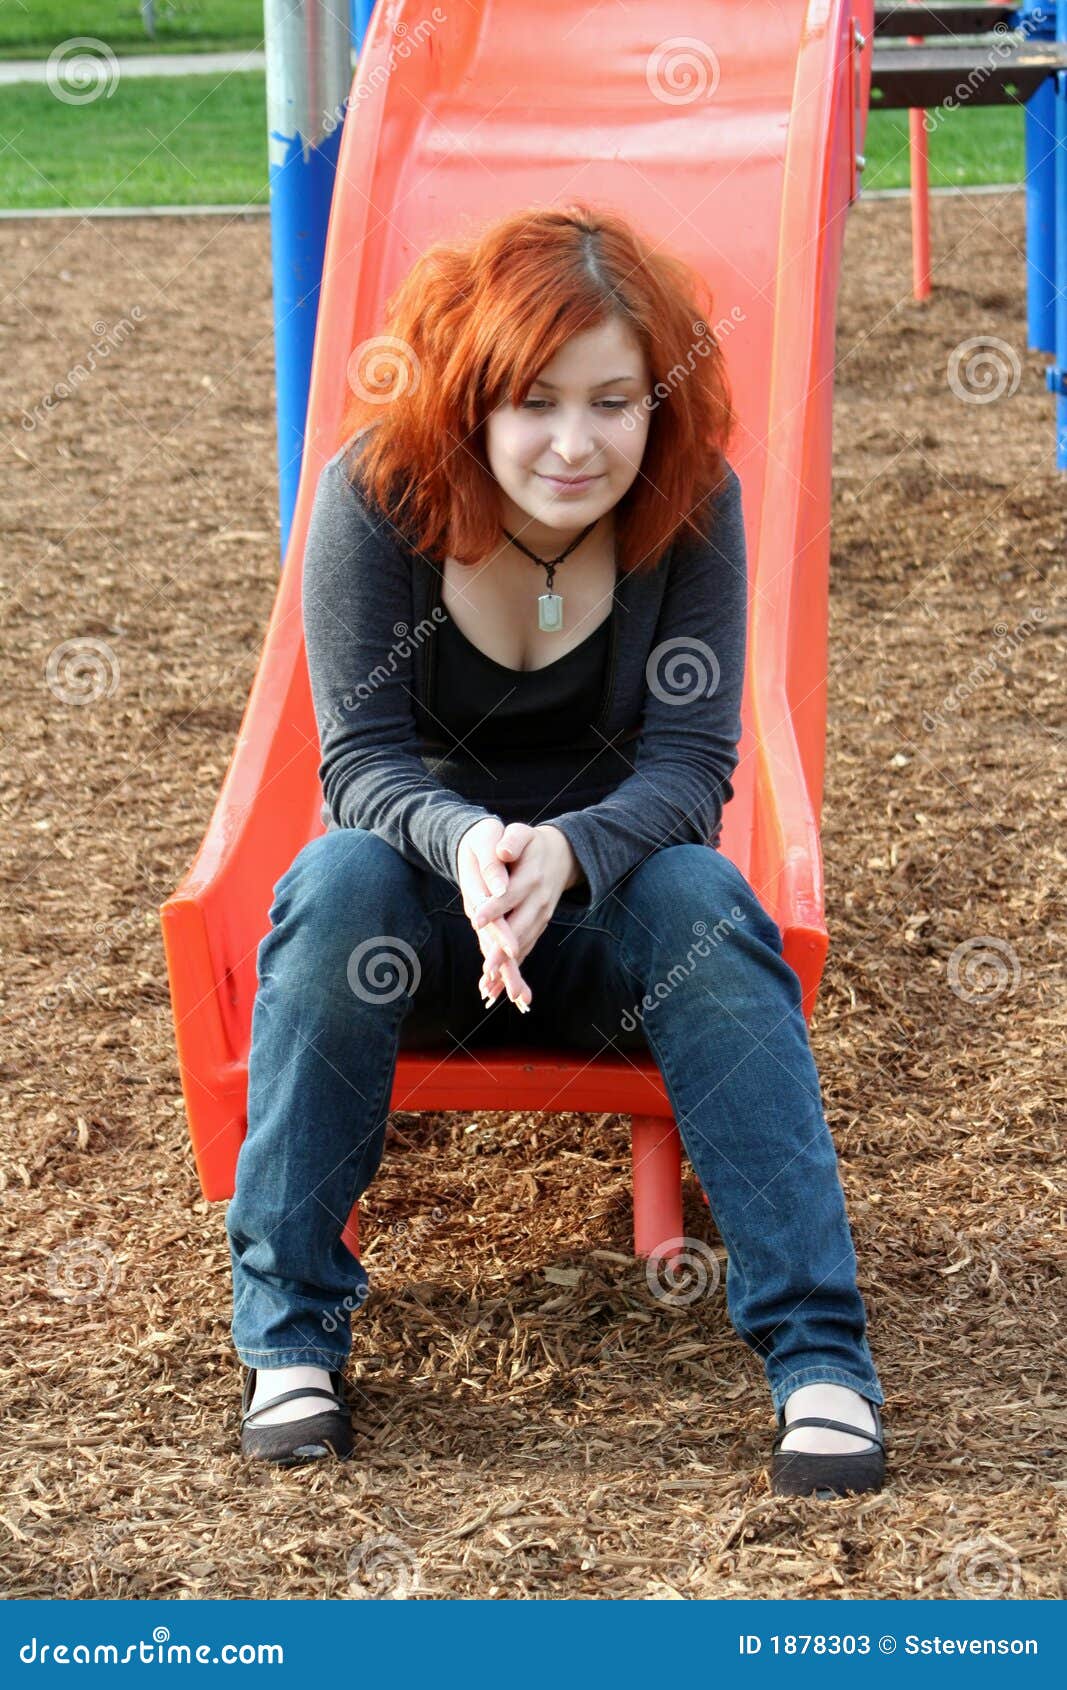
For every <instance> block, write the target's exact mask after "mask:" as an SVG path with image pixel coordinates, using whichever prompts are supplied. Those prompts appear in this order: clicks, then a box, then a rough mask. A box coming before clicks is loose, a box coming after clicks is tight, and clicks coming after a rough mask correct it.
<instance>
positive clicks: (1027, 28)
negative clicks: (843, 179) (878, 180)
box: [871, 0, 1067, 469]
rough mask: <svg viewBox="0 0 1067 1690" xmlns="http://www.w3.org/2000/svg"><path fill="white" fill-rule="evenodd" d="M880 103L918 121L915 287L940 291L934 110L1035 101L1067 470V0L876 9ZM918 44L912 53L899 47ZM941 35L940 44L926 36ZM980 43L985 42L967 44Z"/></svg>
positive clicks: (1033, 230) (1052, 378) (1033, 151)
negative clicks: (935, 255)
mask: <svg viewBox="0 0 1067 1690" xmlns="http://www.w3.org/2000/svg"><path fill="white" fill-rule="evenodd" d="M874 29H875V48H874V59H873V63H872V67H871V100H872V103H875V102H876V103H877V105H878V106H879V107H880V108H881V109H883V110H893V109H896V110H904V109H906V110H907V111H908V113H909V120H910V122H909V127H910V153H911V193H912V289H913V293H914V295H915V298H916V299H925V298H927V297H928V296H929V293H930V197H929V172H928V168H927V154H926V142H927V127H926V116H927V111H928V110H930V109H931V108H935V107H941V106H948V105H950V104H955V105H957V106H962V107H964V108H969V107H972V106H989V105H1024V106H1025V111H1026V249H1027V252H1026V257H1027V314H1028V320H1029V341H1030V345H1031V347H1033V348H1034V349H1035V350H1036V351H1039V352H1050V353H1052V354H1053V363H1052V366H1051V367H1050V368H1049V369H1048V370H1047V371H1046V372H1045V375H1046V381H1047V383H1048V386H1049V390H1050V391H1051V392H1052V393H1054V394H1055V395H1056V462H1057V467H1058V468H1059V469H1067V0H1023V3H1022V4H1021V5H1019V6H1002V5H993V4H977V5H956V4H952V5H945V4H933V5H930V4H913V3H911V0H909V3H908V4H906V5H903V6H901V5H885V6H875V8H874ZM903 36H906V37H907V41H908V44H907V45H905V46H900V45H893V46H887V45H885V43H886V42H887V41H896V42H899V41H900V38H901V37H903ZM927 37H931V38H932V39H931V40H928V39H926V38H927ZM965 37H976V38H977V39H974V40H966V39H962V38H965Z"/></svg>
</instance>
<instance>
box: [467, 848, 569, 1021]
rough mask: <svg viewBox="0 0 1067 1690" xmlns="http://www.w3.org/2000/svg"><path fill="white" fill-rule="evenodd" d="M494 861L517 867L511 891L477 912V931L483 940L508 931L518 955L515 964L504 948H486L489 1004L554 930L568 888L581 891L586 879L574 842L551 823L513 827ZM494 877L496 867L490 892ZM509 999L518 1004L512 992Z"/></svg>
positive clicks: (485, 981) (485, 993)
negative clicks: (518, 964) (578, 887)
mask: <svg viewBox="0 0 1067 1690" xmlns="http://www.w3.org/2000/svg"><path fill="white" fill-rule="evenodd" d="M494 855H495V856H496V857H497V858H498V859H502V860H506V861H509V862H511V863H513V864H514V867H513V869H512V872H511V875H510V877H509V880H508V884H507V888H506V890H504V891H500V892H497V891H496V890H495V889H494V890H493V891H492V892H491V893H490V896H489V898H488V901H487V902H486V903H485V904H483V905H482V906H481V908H480V909H477V910H476V911H475V912H474V915H473V918H472V919H473V922H474V930H475V932H476V933H477V934H478V936H479V938H481V936H482V934H483V933H484V932H486V931H491V930H493V929H496V928H500V927H502V926H505V925H506V927H507V929H508V932H509V935H510V936H511V937H513V939H514V942H515V947H516V949H515V954H514V958H513V959H511V960H509V958H508V956H507V954H506V952H505V949H504V948H503V946H501V945H499V944H492V945H490V946H489V948H488V949H486V947H485V946H484V945H483V953H484V955H485V959H486V960H485V968H484V969H483V971H482V979H481V981H480V982H479V989H480V990H481V991H482V995H483V997H485V999H486V1002H487V1003H492V1002H493V1001H494V999H495V998H496V997H497V996H498V994H499V992H500V990H501V986H500V981H501V979H503V980H504V982H505V983H507V976H508V970H509V968H510V967H511V966H513V963H515V962H522V961H523V960H524V959H525V958H526V957H527V956H528V955H529V954H530V952H531V950H532V949H533V947H534V945H535V944H536V943H537V941H538V939H539V938H540V937H541V934H542V933H543V932H544V930H545V928H546V927H547V926H548V923H549V921H550V920H551V918H552V915H553V914H554V912H555V908H556V905H557V904H558V903H559V900H560V896H561V894H562V893H563V892H564V891H565V890H566V888H567V887H569V886H576V885H577V883H578V881H579V879H580V878H581V869H580V867H579V864H578V861H577V859H576V857H575V855H574V852H573V850H572V849H571V844H570V841H569V840H568V839H567V837H566V835H565V834H563V833H561V832H560V830H559V828H556V827H553V826H552V825H551V823H549V822H546V823H545V824H544V825H543V826H541V827H529V826H527V824H526V823H525V822H512V823H511V824H510V826H509V827H507V828H505V829H504V832H503V834H502V836H501V837H500V838H499V839H498V840H497V841H496V844H495V847H494ZM493 874H494V869H493V867H492V866H490V867H489V869H488V871H487V873H486V876H485V878H486V882H487V885H488V886H493V885H494V882H493V879H492V876H493ZM505 918H506V921H505ZM526 990H527V991H529V988H528V987H527V988H526ZM509 995H511V996H512V998H513V1001H514V993H512V992H511V991H510V986H509ZM530 998H531V999H532V993H531V994H530ZM526 1001H530V999H527V1000H526Z"/></svg>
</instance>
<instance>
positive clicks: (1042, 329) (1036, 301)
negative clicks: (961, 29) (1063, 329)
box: [1012, 0, 1056, 352]
mask: <svg viewBox="0 0 1067 1690" xmlns="http://www.w3.org/2000/svg"><path fill="white" fill-rule="evenodd" d="M1012 23H1013V25H1014V27H1015V28H1017V29H1021V30H1023V31H1025V33H1026V36H1027V39H1028V40H1032V41H1053V40H1055V38H1056V14H1055V10H1054V5H1053V0H1024V3H1023V4H1022V5H1021V6H1020V7H1019V10H1018V12H1017V13H1016V14H1015V17H1014V18H1013V19H1012ZM1023 112H1024V122H1025V125H1026V320H1027V326H1028V339H1029V342H1030V345H1031V347H1033V348H1034V349H1035V350H1036V351H1038V352H1052V351H1053V350H1054V348H1055V344H1056V319H1055V291H1056V289H1055V281H1054V278H1055V274H1056V158H1055V145H1054V137H1055V133H1056V86H1055V78H1054V77H1051V76H1047V77H1046V78H1045V80H1044V82H1042V83H1041V84H1040V86H1039V87H1038V88H1036V89H1035V90H1034V92H1033V94H1031V96H1030V98H1029V99H1028V100H1027V102H1026V105H1025V106H1024V107H1023Z"/></svg>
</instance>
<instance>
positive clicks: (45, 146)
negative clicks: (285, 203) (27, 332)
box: [0, 71, 269, 210]
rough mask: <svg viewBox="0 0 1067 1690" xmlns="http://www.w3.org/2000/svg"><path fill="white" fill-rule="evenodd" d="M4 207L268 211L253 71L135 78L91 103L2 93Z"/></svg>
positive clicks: (259, 81)
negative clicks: (255, 205)
mask: <svg viewBox="0 0 1067 1690" xmlns="http://www.w3.org/2000/svg"><path fill="white" fill-rule="evenodd" d="M0 111H2V113H3V116H2V120H0V205H3V206H6V207H9V208H13V209H19V210H23V209H26V208H27V207H30V206H34V207H40V206H57V207H58V206H64V205H70V206H75V205H76V206H96V205H100V206H104V207H108V206H116V205H211V204H215V203H218V202H222V201H225V202H227V203H230V202H234V203H240V204H244V203H245V202H246V201H248V200H255V201H258V202H262V203H266V201H267V199H268V198H269V195H268V191H267V120H266V107H265V92H264V78H263V75H262V73H260V72H258V71H242V72H240V73H235V74H231V75H227V76H219V77H215V76H175V77H164V76H146V77H141V78H138V79H137V80H136V81H135V80H134V79H133V78H132V77H131V78H129V79H128V80H127V81H125V82H124V81H123V80H122V79H121V77H120V79H119V82H118V85H117V86H116V87H115V89H114V91H113V92H112V93H111V95H110V96H103V95H101V97H100V98H99V99H96V100H94V101H93V102H92V103H91V104H89V105H84V106H72V105H64V103H63V102H62V101H61V100H57V99H56V97H55V95H54V94H53V93H52V92H51V90H50V89H49V88H48V86H47V85H46V84H44V83H41V84H37V83H29V82H19V83H15V84H14V85H13V86H12V87H9V88H5V89H4V90H3V91H2V95H0Z"/></svg>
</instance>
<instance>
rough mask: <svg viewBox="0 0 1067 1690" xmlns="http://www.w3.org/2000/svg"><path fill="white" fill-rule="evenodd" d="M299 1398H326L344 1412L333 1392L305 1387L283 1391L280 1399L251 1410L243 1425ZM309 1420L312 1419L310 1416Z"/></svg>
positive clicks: (340, 1402)
mask: <svg viewBox="0 0 1067 1690" xmlns="http://www.w3.org/2000/svg"><path fill="white" fill-rule="evenodd" d="M297 1397H325V1398H326V1399H327V1401H328V1402H332V1403H333V1404H334V1406H335V1407H336V1408H338V1409H340V1410H341V1411H342V1413H343V1412H344V1406H345V1405H344V1403H343V1402H342V1401H341V1399H340V1397H338V1396H336V1395H335V1394H334V1392H333V1391H324V1390H323V1389H322V1388H321V1386H319V1385H305V1386H304V1387H303V1388H302V1389H301V1390H296V1391H283V1392H282V1394H281V1396H280V1397H272V1398H271V1399H270V1401H269V1402H261V1403H260V1404H259V1406H258V1407H257V1408H252V1409H249V1411H248V1413H247V1414H243V1415H242V1416H241V1425H242V1426H246V1425H247V1424H248V1422H249V1421H250V1420H251V1419H253V1417H254V1416H255V1415H257V1414H262V1413H263V1412H264V1411H265V1410H266V1409H268V1408H278V1407H279V1405H280V1404H281V1403H283V1402H295V1401H296V1399H297ZM319 1412H320V1413H321V1412H322V1410H321V1409H320V1410H319ZM308 1418H309V1419H310V1418H311V1417H310V1415H309V1416H308Z"/></svg>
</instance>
